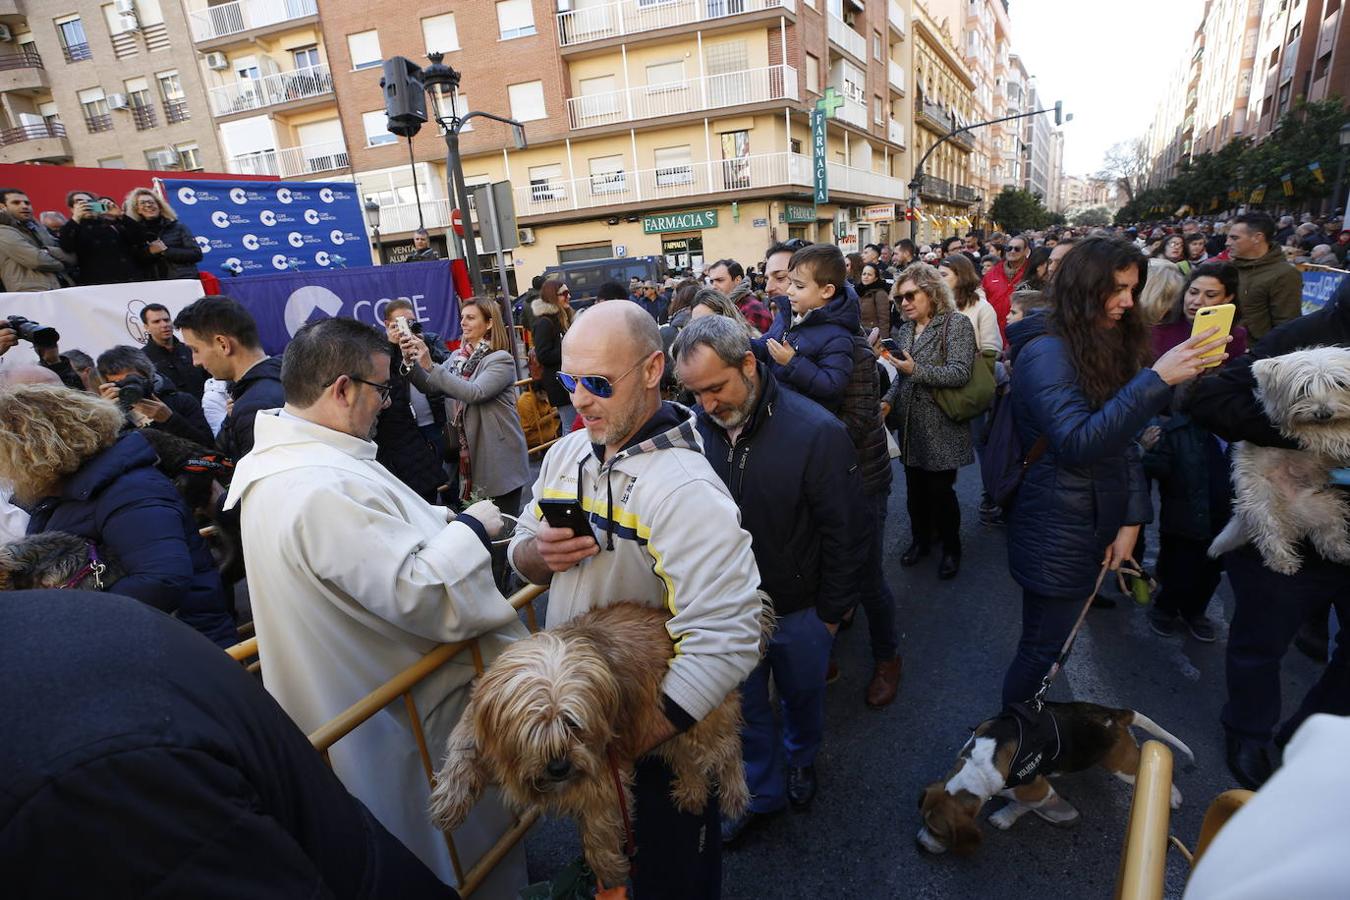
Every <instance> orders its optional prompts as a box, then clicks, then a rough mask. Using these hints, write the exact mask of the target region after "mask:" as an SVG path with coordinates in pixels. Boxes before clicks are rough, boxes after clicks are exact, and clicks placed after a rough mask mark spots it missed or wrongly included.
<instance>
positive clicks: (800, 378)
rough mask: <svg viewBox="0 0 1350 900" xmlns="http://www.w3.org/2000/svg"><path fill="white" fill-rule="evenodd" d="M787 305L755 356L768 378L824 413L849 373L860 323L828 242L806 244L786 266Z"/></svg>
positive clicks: (835, 404)
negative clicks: (786, 312) (764, 364)
mask: <svg viewBox="0 0 1350 900" xmlns="http://www.w3.org/2000/svg"><path fill="white" fill-rule="evenodd" d="M788 269H789V275H788V303H789V304H790V305H791V309H792V317H791V319H790V320H789V321H787V322H785V321H784V320H783V319H782V318H781V317H780V318H779V320H778V322H777V323H775V327H774V328H773V329H771V331H770V334H769V335H768V336H767V338H766V340H764V341H763V342H762V343H760V342H756V356H759V357H760V359H762V360H764V361H765V362H768V363H769V368H770V371H772V372H773V374H774V377H776V378H777V379H778V380H779V381H781V382H783V383H784V384H786V385H787V386H788V387H790V388H792V389H793V390H795V391H797V392H798V393H801V394H805V395H806V396H807V397H810V398H811V399H812V400H814V401H816V402H817V403H819V404H820V405H821V406H823V407H825V408H826V409H828V410H829V411H830V412H835V411H836V410H838V409H839V404H840V403H841V402H842V401H843V399H844V390H845V389H846V388H847V387H848V383H849V379H850V378H851V377H852V375H853V335H855V334H857V333H858V329H859V328H860V327H861V314H860V313H859V311H858V301H857V300H856V299H852V298H850V297H849V296H848V294H847V292H846V291H845V288H844V282H845V276H846V274H847V269H846V268H845V266H844V255H843V254H842V253H840V252H839V248H838V247H836V246H834V245H833V244H811V245H809V246H807V247H803V248H802V249H800V250H798V251H797V252H795V253H794V254H792V261H791V262H790V263H789V264H788Z"/></svg>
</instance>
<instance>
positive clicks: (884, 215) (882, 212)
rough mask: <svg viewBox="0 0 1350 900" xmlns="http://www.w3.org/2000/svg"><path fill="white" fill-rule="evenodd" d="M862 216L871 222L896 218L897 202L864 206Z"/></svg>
mask: <svg viewBox="0 0 1350 900" xmlns="http://www.w3.org/2000/svg"><path fill="white" fill-rule="evenodd" d="M862 217H863V218H864V219H866V220H868V221H869V222H876V221H882V222H885V221H889V220H891V219H894V218H895V204H894V203H879V204H877V205H875V206H864V207H863V210H862Z"/></svg>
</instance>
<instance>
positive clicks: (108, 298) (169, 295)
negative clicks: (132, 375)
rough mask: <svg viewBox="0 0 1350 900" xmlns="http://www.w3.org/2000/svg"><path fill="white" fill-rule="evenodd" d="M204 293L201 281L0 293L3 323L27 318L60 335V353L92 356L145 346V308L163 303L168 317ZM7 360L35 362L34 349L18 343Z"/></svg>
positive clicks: (135, 283) (0, 310)
mask: <svg viewBox="0 0 1350 900" xmlns="http://www.w3.org/2000/svg"><path fill="white" fill-rule="evenodd" d="M204 294H205V291H203V290H202V283H201V282H200V281H198V280H197V279H195V278H194V279H182V280H176V281H133V282H129V283H127V284H96V285H90V286H88V287H73V288H63V289H61V290H59V291H35V292H31V293H0V324H3V322H4V319H5V317H7V316H23V317H24V318H25V319H31V320H32V321H34V322H37V323H38V324H39V325H50V326H52V327H53V328H55V329H56V330H57V331H59V332H61V345H60V347H61V350H62V351H66V350H83V351H84V352H85V353H88V354H89V355H90V356H91V357H92V358H94V359H98V355H99V354H100V353H102V352H103V351H104V350H107V349H108V348H110V347H114V346H116V345H118V344H135V345H140V344H144V343H145V340H146V337H145V329H144V327H143V326H142V325H141V308H142V307H144V306H145V305H146V304H147V303H162V304H163V305H164V306H166V307H168V310H169V315H171V316H177V315H178V311H179V310H181V309H182V308H183V307H185V306H187V305H188V304H189V303H191V302H192V301H193V300H196V299H197V298H198V297H201V296H203V295H204ZM4 359H5V361H6V362H14V363H20V362H22V363H35V362H37V354H35V353H34V352H33V345H32V344H30V343H28V342H26V341H20V342H19V344H18V346H16V347H15V348H14V349H13V350H11V351H9V352H8V353H6V354H5V356H4Z"/></svg>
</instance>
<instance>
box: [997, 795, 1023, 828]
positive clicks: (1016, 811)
mask: <svg viewBox="0 0 1350 900" xmlns="http://www.w3.org/2000/svg"><path fill="white" fill-rule="evenodd" d="M1030 811H1031V807H1029V806H1027V805H1026V804H1025V803H1019V802H1017V801H1016V800H1012V801H1009V803H1008V805H1007V806H1005V807H1003V808H1002V809H1000V810H998V811H996V812H993V813H990V815H989V824H990V825H993V826H994V827H995V828H997V829H998V830H999V831H1007V830H1008V829H1009V828H1011V827H1013V825H1015V824H1016V823H1017V820H1018V819H1020V818H1022V817H1023V816H1024V815H1026V814H1027V813H1028V812H1030Z"/></svg>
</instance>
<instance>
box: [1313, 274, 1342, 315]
mask: <svg viewBox="0 0 1350 900" xmlns="http://www.w3.org/2000/svg"><path fill="white" fill-rule="evenodd" d="M1347 277H1350V276H1347V275H1346V273H1345V272H1323V271H1319V270H1316V269H1310V270H1308V271H1307V272H1304V273H1303V314H1304V315H1307V314H1308V313H1312V312H1317V311H1318V310H1319V309H1321V308H1322V307H1324V306H1326V305H1327V301H1328V300H1330V299H1331V295H1332V294H1334V293H1336V290H1337V289H1338V288H1339V287H1340V286H1341V282H1342V281H1344V280H1345V279H1346V278H1347Z"/></svg>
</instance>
